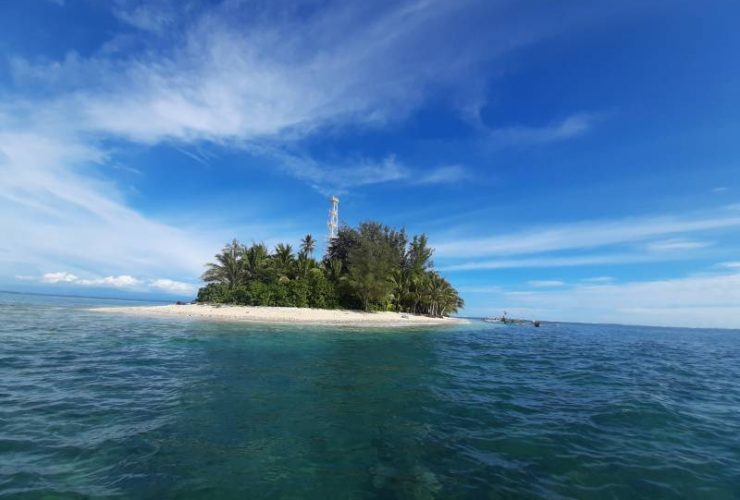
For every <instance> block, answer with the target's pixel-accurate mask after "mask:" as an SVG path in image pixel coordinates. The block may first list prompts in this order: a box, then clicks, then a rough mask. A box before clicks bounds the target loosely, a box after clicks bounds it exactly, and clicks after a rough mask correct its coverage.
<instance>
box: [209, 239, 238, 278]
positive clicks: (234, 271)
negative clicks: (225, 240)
mask: <svg viewBox="0 0 740 500" xmlns="http://www.w3.org/2000/svg"><path fill="white" fill-rule="evenodd" d="M244 251H245V249H244V246H243V245H242V244H241V243H239V242H238V241H237V240H233V241H232V242H231V243H230V244H228V245H226V246H225V247H224V248H223V250H221V253H218V254H216V255H215V257H216V262H209V263H208V264H206V271H205V272H204V273H203V276H202V277H201V279H202V280H203V281H205V282H209V283H225V284H227V285H229V286H230V287H234V286H236V285H238V284H240V283H242V282H243V281H244V279H245V277H246V272H245V270H246V269H245V266H244V262H245V260H244V259H243V256H244Z"/></svg>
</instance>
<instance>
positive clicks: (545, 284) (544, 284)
mask: <svg viewBox="0 0 740 500" xmlns="http://www.w3.org/2000/svg"><path fill="white" fill-rule="evenodd" d="M527 284H528V285H529V286H533V287H535V288H557V287H560V286H565V282H563V281H560V280H530V281H528V282H527Z"/></svg>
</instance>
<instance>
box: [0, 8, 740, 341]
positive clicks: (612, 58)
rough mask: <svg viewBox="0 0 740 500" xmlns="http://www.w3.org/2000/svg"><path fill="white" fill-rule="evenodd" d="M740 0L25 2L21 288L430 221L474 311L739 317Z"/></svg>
mask: <svg viewBox="0 0 740 500" xmlns="http://www.w3.org/2000/svg"><path fill="white" fill-rule="evenodd" d="M738 18H740V5H738V4H737V2H731V1H716V2H688V1H670V2H669V1H656V2H644V1H623V2H597V1H588V2H586V1H584V2H568V3H567V4H561V3H553V2H544V1H531V2H511V1H493V0H491V1H480V2H477V1H461V2H448V1H437V0H426V1H409V2H395V1H394V2H383V1H378V2H339V1H337V2H331V1H327V2H323V1H302V2H280V1H276V2H264V1H249V2H247V1H244V2H239V1H228V0H227V1H222V2H215V1H214V2H195V1H180V2H176V1H166V0H163V1H149V2H138V1H129V0H118V1H111V2H98V1H93V0H78V1H73V0H64V1H62V0H57V1H51V0H33V1H31V0H29V1H25V0H24V1H20V0H18V1H6V2H2V3H0V54H2V58H0V235H2V236H1V237H0V288H2V289H5V290H17V291H36V292H59V293H80V294H90V295H117V296H126V297H131V296H139V297H149V298H161V297H163V296H189V295H190V294H192V293H193V291H194V290H195V289H197V286H198V284H199V282H198V277H199V275H200V273H201V272H202V269H203V263H204V262H205V261H207V260H208V259H209V258H210V257H211V256H212V254H213V253H214V252H215V251H217V250H218V249H219V248H220V247H221V246H222V245H223V243H225V242H226V241H228V240H230V239H231V238H232V237H234V236H236V237H238V238H239V239H241V240H242V241H245V242H250V241H264V242H266V243H268V244H274V243H275V242H277V241H282V240H287V241H289V242H293V243H297V241H298V239H299V238H300V237H301V236H302V235H304V234H305V233H307V232H310V233H313V234H314V235H316V236H322V237H323V235H324V234H325V222H326V212H327V209H328V201H327V196H328V195H330V194H337V195H339V196H340V198H341V205H340V218H341V220H342V221H343V222H347V223H350V224H355V223H357V222H359V221H362V220H365V219H377V220H381V221H383V222H386V223H388V224H391V225H395V226H403V227H405V228H406V229H407V230H408V231H409V232H412V233H418V232H426V233H427V234H428V235H429V236H430V239H431V242H432V245H433V246H435V247H436V248H437V251H436V254H435V263H436V265H437V267H438V268H439V269H440V270H441V271H442V272H443V274H445V276H447V277H448V278H449V279H450V280H451V281H452V283H453V284H454V285H455V286H456V287H457V288H458V289H459V290H460V291H461V292H462V294H463V296H464V298H465V300H466V304H467V306H466V309H465V310H464V311H463V314H469V315H479V316H480V315H489V314H500V313H501V312H502V311H503V310H506V311H508V312H509V313H510V314H512V315H516V316H524V317H537V318H542V319H555V320H581V321H607V322H627V323H643V324H658V325H686V326H702V325H705V326H730V327H740V314H738V313H737V311H738V310H740V254H739V253H738V248H740V236H738V234H739V231H738V229H740V164H739V163H738V162H739V159H740V141H739V140H737V137H738V135H740V134H739V133H740V113H739V112H738V110H740V58H738V57H737V53H738V51H739V50H740V32H738V30H737V29H736V26H735V24H736V20H737V19H738Z"/></svg>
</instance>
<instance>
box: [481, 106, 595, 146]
mask: <svg viewBox="0 0 740 500" xmlns="http://www.w3.org/2000/svg"><path fill="white" fill-rule="evenodd" d="M596 120H597V115H595V114H589V113H580V114H575V115H572V116H569V117H567V118H565V119H564V120H561V121H559V122H555V123H552V124H550V125H546V126H541V127H535V126H527V125H516V126H512V127H505V128H498V129H491V130H490V132H489V136H490V138H491V139H492V140H493V141H494V142H495V143H496V144H500V145H510V146H522V145H532V144H544V143H549V142H556V141H562V140H566V139H573V138H575V137H580V136H582V135H584V134H586V133H588V132H589V131H590V130H591V128H592V127H593V126H594V123H595V122H596Z"/></svg>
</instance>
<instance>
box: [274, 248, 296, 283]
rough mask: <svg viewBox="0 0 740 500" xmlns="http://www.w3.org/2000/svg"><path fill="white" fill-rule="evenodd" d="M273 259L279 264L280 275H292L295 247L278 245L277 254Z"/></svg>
mask: <svg viewBox="0 0 740 500" xmlns="http://www.w3.org/2000/svg"><path fill="white" fill-rule="evenodd" d="M273 258H274V259H275V262H276V264H277V269H278V272H279V273H280V274H282V275H283V276H287V275H288V274H290V271H291V267H292V264H293V246H292V245H289V244H285V243H278V244H277V246H275V253H273Z"/></svg>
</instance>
